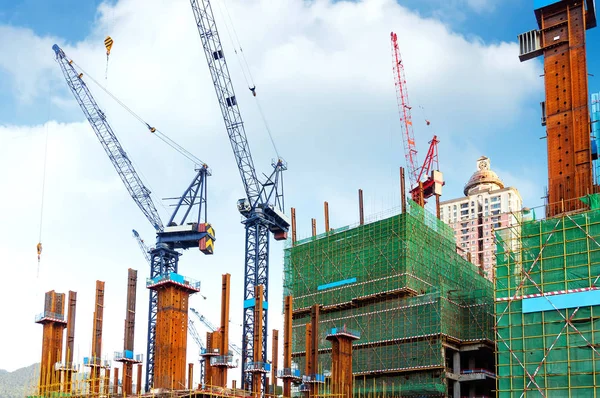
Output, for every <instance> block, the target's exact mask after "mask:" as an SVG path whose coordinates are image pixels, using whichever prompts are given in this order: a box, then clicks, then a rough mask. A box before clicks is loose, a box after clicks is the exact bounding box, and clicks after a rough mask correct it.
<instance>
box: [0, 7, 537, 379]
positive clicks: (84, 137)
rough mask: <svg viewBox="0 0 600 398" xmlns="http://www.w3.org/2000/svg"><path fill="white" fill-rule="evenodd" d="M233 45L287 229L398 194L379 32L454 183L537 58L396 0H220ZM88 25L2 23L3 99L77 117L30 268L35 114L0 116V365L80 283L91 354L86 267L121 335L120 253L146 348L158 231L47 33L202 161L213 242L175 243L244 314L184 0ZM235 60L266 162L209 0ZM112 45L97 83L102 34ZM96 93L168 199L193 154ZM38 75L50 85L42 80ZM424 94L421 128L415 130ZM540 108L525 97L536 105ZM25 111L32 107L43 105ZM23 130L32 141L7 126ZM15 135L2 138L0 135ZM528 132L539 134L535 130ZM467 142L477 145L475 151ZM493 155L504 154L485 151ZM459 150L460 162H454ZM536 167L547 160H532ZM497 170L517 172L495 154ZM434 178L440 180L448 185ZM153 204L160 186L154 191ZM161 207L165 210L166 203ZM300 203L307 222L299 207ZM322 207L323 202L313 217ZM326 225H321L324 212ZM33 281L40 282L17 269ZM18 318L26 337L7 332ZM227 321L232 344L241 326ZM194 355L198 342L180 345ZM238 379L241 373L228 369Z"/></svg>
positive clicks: (503, 118) (303, 231)
mask: <svg viewBox="0 0 600 398" xmlns="http://www.w3.org/2000/svg"><path fill="white" fill-rule="evenodd" d="M228 7H229V8H228V10H229V12H230V14H231V16H232V19H233V20H234V21H235V27H236V30H237V34H238V35H239V37H240V38H241V41H242V44H243V51H244V54H245V56H246V57H247V60H248V63H249V65H250V67H251V69H252V72H253V75H254V78H255V82H256V84H257V93H258V97H257V98H258V99H260V100H261V106H262V109H263V110H264V112H265V114H266V116H267V118H268V120H269V123H270V127H271V130H272V132H273V134H274V139H275V141H276V143H277V145H278V149H279V150H280V152H281V155H282V156H283V157H284V158H286V160H287V161H288V163H289V171H288V172H286V175H285V181H286V205H287V207H289V206H295V207H296V208H298V214H299V225H300V230H299V236H301V235H304V236H306V235H308V234H309V233H310V218H311V217H315V216H319V215H322V202H323V201H324V200H329V202H330V206H331V208H332V216H331V217H332V225H331V226H332V227H339V226H341V225H340V224H347V223H353V222H356V221H357V219H358V215H357V207H356V203H357V199H356V190H357V189H358V188H363V189H364V190H365V200H366V203H365V205H366V206H365V210H366V213H367V215H368V214H370V213H375V212H379V211H381V210H384V209H386V208H389V207H391V206H397V204H398V203H399V199H398V197H399V194H398V182H397V181H398V166H400V165H403V164H404V155H403V149H402V140H401V136H400V134H401V132H400V128H399V123H398V116H397V105H396V99H395V93H394V85H393V76H392V63H391V55H390V51H391V49H390V43H389V33H390V31H392V30H394V31H396V32H397V33H398V35H399V41H400V46H401V51H402V56H403V58H404V62H405V65H406V72H407V79H408V91H409V94H410V97H411V102H412V105H413V110H414V111H413V112H414V115H413V118H414V120H415V134H416V137H417V141H418V145H419V148H420V149H421V151H422V153H421V160H422V158H423V153H424V150H425V148H426V146H427V141H428V140H429V139H430V137H431V135H433V131H435V133H436V134H438V136H439V137H440V139H441V143H440V162H441V164H442V167H443V168H444V171H445V175H446V178H447V181H448V185H451V184H452V185H454V186H455V185H456V184H460V187H459V188H458V189H455V191H456V190H457V191H459V192H460V191H461V190H462V184H464V180H465V179H466V178H468V176H469V175H470V174H471V173H472V166H471V165H472V162H474V159H476V158H477V157H478V156H480V155H481V154H482V153H483V152H486V153H487V154H488V155H489V156H490V157H492V158H493V154H490V152H493V150H494V146H495V142H496V141H494V140H499V139H510V138H511V137H515V136H520V135H523V133H524V132H523V131H520V130H519V128H518V126H519V125H520V123H521V122H522V120H523V117H524V116H525V115H526V114H527V111H528V110H529V109H531V107H532V106H533V107H537V105H536V104H533V105H531V100H532V96H535V91H536V90H541V81H540V80H539V79H538V77H537V76H538V75H539V70H538V65H537V64H535V63H525V64H520V63H519V61H518V58H517V53H518V49H517V45H516V44H515V43H500V44H494V45H488V44H487V43H485V42H483V41H481V40H477V39H474V40H470V39H469V40H468V39H465V37H463V36H461V35H458V34H456V33H454V32H452V31H451V30H449V28H448V27H447V26H445V25H444V24H443V23H441V22H439V21H437V20H435V19H431V18H422V17H420V16H418V15H417V14H415V13H413V12H411V11H409V10H407V9H405V8H403V7H402V6H400V5H398V4H397V3H396V2H395V1H393V0H368V1H363V2H335V3H333V2H331V1H329V0H317V1H313V2H304V1H301V0H284V1H275V2H273V1H268V0H262V1H257V2H244V1H240V0H230V1H228ZM100 9H101V11H102V12H101V13H100V14H99V15H100V17H99V20H98V21H97V25H96V26H94V29H93V33H92V34H91V35H90V37H88V38H87V39H86V40H84V41H81V42H78V43H65V42H64V40H61V39H60V38H55V39H54V38H48V37H38V36H36V35H35V34H33V33H32V32H31V31H30V30H27V29H21V28H15V27H7V26H0V51H2V52H3V53H15V54H18V56H17V58H18V59H17V62H14V60H10V59H7V58H8V57H3V58H2V59H1V60H0V68H2V69H4V70H5V71H7V72H8V73H9V74H10V76H11V77H12V83H13V87H14V97H15V101H19V102H20V103H22V104H25V105H26V104H27V103H28V102H31V101H32V99H35V98H38V99H39V98H42V99H43V98H47V97H48V96H51V97H52V103H53V111H52V112H51V115H53V117H58V116H57V115H61V116H62V115H64V114H65V113H68V115H69V116H71V115H72V116H71V117H72V118H73V119H71V120H77V121H79V122H75V123H69V124H58V123H55V122H51V123H49V124H48V126H49V127H48V128H49V137H50V139H49V149H48V165H47V172H48V174H47V182H46V202H45V206H44V218H43V220H44V227H43V238H42V240H43V242H44V254H43V258H42V262H41V267H40V277H39V278H37V277H36V276H35V272H34V270H35V269H36V259H35V249H34V247H35V244H36V243H37V240H38V228H39V210H40V200H41V175H42V169H43V156H44V142H45V141H44V139H45V127H44V126H3V127H2V128H1V129H0V151H1V153H0V170H2V171H1V172H0V177H1V179H0V181H1V186H2V188H3V192H8V193H9V194H5V195H2V196H0V208H2V209H4V210H3V211H2V221H3V225H4V226H5V228H2V229H1V230H0V251H1V252H2V253H3V257H2V258H3V265H5V268H6V269H8V270H9V275H8V279H6V280H10V281H19V283H13V282H11V283H10V284H9V285H8V286H7V287H6V288H5V289H0V300H1V301H2V302H5V303H6V302H10V301H11V300H13V301H14V300H15V298H17V297H18V300H19V303H20V304H19V305H18V306H17V305H15V306H3V317H4V318H5V319H11V320H12V321H11V322H12V323H13V325H14V326H13V327H11V328H5V329H2V330H1V331H0V342H4V343H1V344H2V345H1V346H0V351H2V352H3V353H7V354H6V355H2V356H0V368H8V369H14V368H17V367H19V366H23V365H27V364H29V363H31V362H33V361H35V360H37V359H38V357H39V349H40V340H41V338H40V336H41V332H40V330H39V328H36V326H34V325H33V324H32V316H33V314H34V313H35V312H36V310H37V311H38V312H39V311H40V310H41V308H42V297H43V291H45V290H49V289H56V290H58V291H64V292H66V291H67V290H68V289H73V290H77V291H78V293H79V300H80V306H79V307H78V312H77V319H78V321H77V332H76V340H77V343H76V344H77V345H78V347H79V351H78V352H79V354H80V356H84V355H88V354H89V353H88V352H87V351H88V349H89V341H90V337H91V330H90V329H91V312H92V305H93V294H94V292H93V290H94V282H95V280H96V279H101V280H105V281H106V282H107V306H106V311H105V329H104V345H103V347H104V352H106V353H110V352H112V351H117V350H119V349H120V348H121V345H120V344H121V341H122V319H123V317H124V310H125V308H124V307H125V290H126V289H125V280H126V274H127V272H126V269H127V268H128V267H133V268H137V269H138V270H139V278H140V281H139V286H138V291H139V294H138V317H137V325H136V328H137V331H136V337H137V340H136V351H139V352H144V351H145V350H144V348H143V347H144V345H145V333H146V332H145V329H146V311H147V293H146V292H145V287H144V280H145V279H144V278H145V277H146V276H147V272H148V270H147V265H146V264H145V263H144V260H143V258H142V256H141V253H139V250H138V248H137V246H136V244H135V241H134V240H133V238H132V237H131V233H130V230H131V229H132V228H136V229H137V230H138V231H139V232H140V234H142V235H143V237H144V238H145V239H146V240H147V241H148V242H151V241H152V236H151V235H152V230H151V229H150V228H149V226H148V224H147V223H146V221H145V220H144V218H143V217H142V215H141V213H140V212H139V210H138V209H137V207H136V206H135V205H134V204H133V202H132V201H131V199H130V198H129V197H128V195H127V192H126V191H125V189H124V188H123V187H122V186H121V185H120V182H119V180H118V179H117V178H116V174H115V172H114V170H113V168H112V165H111V164H110V162H109V161H108V159H107V158H106V156H105V154H104V152H103V151H102V149H101V147H100V145H99V144H98V142H97V139H96V137H95V136H94V134H93V132H92V131H91V129H90V127H89V126H88V125H87V123H85V122H84V119H83V116H82V115H81V113H80V111H79V110H78V109H77V107H76V105H75V102H74V100H73V99H72V96H71V93H70V92H68V91H67V89H66V85H65V83H64V82H63V81H62V76H61V75H60V71H59V68H58V66H57V65H56V64H55V62H54V61H53V52H52V50H51V45H52V44H53V43H54V42H57V43H58V44H59V45H61V46H62V47H63V48H64V50H65V52H66V53H67V55H68V56H70V57H72V58H73V59H74V60H75V62H76V63H77V64H78V65H81V66H82V67H83V68H84V69H85V70H86V72H87V73H89V74H90V75H91V76H94V77H95V78H97V79H99V80H100V81H101V82H102V83H103V84H105V85H107V86H108V88H109V90H111V92H112V93H113V94H115V95H116V96H117V97H119V98H120V99H121V100H122V101H123V102H125V103H126V104H128V105H129V106H130V107H131V108H132V109H134V110H135V112H137V113H138V114H139V115H141V116H142V117H143V118H145V119H147V120H148V122H149V123H150V124H152V125H155V126H156V127H158V128H160V129H161V130H162V131H163V132H165V133H166V134H167V135H169V136H170V137H172V138H173V139H175V140H176V141H177V142H179V143H180V144H182V145H183V146H184V147H186V148H187V149H188V150H190V151H191V152H193V153H194V154H196V155H197V156H198V157H200V158H201V159H203V160H204V161H206V162H207V163H208V164H209V165H210V166H211V167H212V169H213V177H211V179H210V180H209V218H210V221H211V222H212V223H213V225H214V226H215V228H216V231H217V243H216V253H215V255H214V256H212V257H207V256H201V255H200V254H198V253H197V252H195V251H190V252H187V253H185V255H184V256H183V257H182V260H181V268H180V269H181V273H183V274H185V275H188V276H190V277H193V278H196V279H200V280H202V282H203V285H202V289H203V292H202V294H203V295H204V296H206V297H207V300H206V301H204V300H202V299H201V298H200V297H199V296H197V297H195V298H194V299H193V300H194V303H193V305H196V306H197V307H198V309H200V310H201V311H203V312H205V313H206V315H207V316H208V317H209V318H210V319H213V320H214V322H216V320H217V319H218V311H217V309H218V306H219V297H220V290H219V289H220V285H219V282H218V281H219V280H220V279H219V278H220V275H221V273H223V272H230V273H232V287H233V291H232V301H231V303H232V307H231V319H232V322H233V323H235V324H239V323H241V315H242V304H241V303H242V295H241V291H242V278H243V265H242V264H243V255H244V253H243V238H244V236H243V227H242V226H241V225H240V224H239V221H240V217H239V215H238V214H237V212H236V210H235V200H236V199H238V198H240V197H242V195H243V189H242V185H241V184H240V181H239V175H238V171H237V168H236V166H235V162H234V160H233V158H232V154H231V149H230V145H229V142H228V139H227V136H226V134H225V132H224V128H223V121H222V119H221V116H220V112H219V109H218V106H217V102H216V99H215V94H214V89H213V87H212V84H211V79H210V77H209V72H208V69H207V67H206V60H205V59H204V54H203V51H202V47H201V43H200V39H199V37H198V33H197V31H196V28H195V24H194V20H193V15H192V11H191V9H190V7H189V4H188V3H187V2H171V1H142V0H121V1H119V2H118V3H117V4H116V5H115V6H114V7H112V6H108V5H106V4H104V5H102V6H101V7H100ZM215 14H216V18H217V21H218V23H219V27H220V28H221V35H222V40H223V42H224V46H225V50H226V54H227V57H228V62H229V67H230V70H231V71H232V74H233V79H234V84H235V87H236V89H237V96H238V101H239V103H240V106H241V109H242V113H243V115H244V119H245V122H246V127H247V133H248V137H249V141H250V146H251V149H252V154H253V156H254V161H255V164H256V167H257V169H258V171H259V172H262V171H264V172H267V171H268V170H269V164H270V161H271V158H272V157H274V156H275V155H274V153H273V152H274V151H273V149H272V147H271V144H270V142H269V139H268V136H267V134H266V132H265V128H264V126H263V125H262V122H261V117H260V114H259V113H258V111H257V108H256V106H255V105H254V104H252V96H251V95H250V93H249V91H247V89H246V87H245V84H244V78H243V76H242V74H241V72H240V68H239V65H238V61H237V60H236V57H235V55H234V54H233V51H232V46H231V43H230V42H229V38H228V36H227V33H226V31H225V29H224V25H223V18H222V15H221V13H220V12H219V10H218V8H217V7H216V5H215ZM106 35H111V36H112V37H113V39H114V47H113V49H112V52H111V56H110V60H109V64H108V79H107V80H104V79H103V76H104V72H105V68H106V56H105V52H104V46H103V39H104V37H105V36H106ZM84 79H86V81H88V83H89V86H90V88H91V90H92V91H93V93H94V95H95V96H96V97H97V99H98V102H99V104H100V105H101V106H102V108H103V109H104V110H105V111H106V114H107V115H108V118H109V120H110V122H111V124H112V126H113V128H114V130H115V132H116V133H117V135H118V137H119V139H120V141H121V142H122V144H123V147H124V148H125V150H126V151H127V153H128V154H129V156H130V158H132V159H133V160H134V161H135V162H136V163H135V165H136V168H137V169H138V170H139V171H140V172H142V173H143V175H144V178H145V180H146V181H147V182H148V183H149V184H150V187H151V188H152V190H153V192H154V194H155V198H158V199H160V198H163V197H169V196H174V195H176V194H178V193H179V192H182V191H183V189H184V188H185V187H186V186H187V184H188V183H189V180H190V179H191V177H192V175H193V170H191V166H190V165H189V164H188V163H187V162H186V161H185V160H182V159H181V158H180V157H179V156H178V155H177V154H176V153H175V152H174V151H172V150H171V149H170V148H168V147H166V146H165V145H163V144H162V143H161V142H160V141H159V140H157V139H156V137H152V136H151V134H150V133H148V132H147V130H146V129H145V127H144V126H143V125H141V124H139V123H138V122H137V121H136V120H134V119H133V118H132V117H131V116H130V115H128V114H127V113H126V112H125V111H123V110H122V109H121V108H120V107H118V106H117V105H115V104H114V103H113V102H111V101H110V100H109V99H108V98H107V96H106V95H104V94H103V93H102V92H101V91H100V90H99V89H98V88H97V87H96V86H95V85H94V84H93V83H91V82H90V80H89V77H88V76H86V77H84ZM47 87H49V88H50V89H47ZM419 106H423V107H424V108H425V109H426V113H427V117H428V118H429V119H430V120H431V121H432V127H431V129H432V130H429V131H428V130H425V128H424V123H423V122H422V120H423V118H424V117H423V114H422V112H420V111H419ZM536 109H537V108H536ZM32 111H36V112H39V110H37V109H32ZM15 136H18V137H28V138H16V139H15V138H14V137H15ZM5 137H10V139H5ZM535 140H537V138H536V139H535ZM475 148H476V149H475ZM496 155H497V156H500V154H496ZM465 162H466V163H465ZM539 167H543V165H540V166H539ZM506 171H507V173H515V171H514V170H513V169H510V168H506ZM446 192H452V190H451V189H448V187H447V189H446ZM157 201H158V200H157ZM160 211H161V212H162V214H163V215H166V214H167V211H166V210H164V209H163V208H162V207H161V208H160ZM300 217H302V218H303V220H300ZM319 219H322V216H321V217H320V218H319ZM319 225H320V227H321V228H322V223H320V224H319ZM281 250H282V245H281V244H279V243H277V244H273V245H272V249H271V281H272V282H271V286H270V297H271V300H270V301H271V305H270V308H271V311H270V327H278V328H281V316H280V313H281V294H282V289H281V283H280V281H281V279H282V257H283V256H282V253H281ZM32 281H35V289H34V290H35V294H33V293H32V292H27V291H26V290H24V288H23V284H25V283H27V282H32ZM15 331H19V333H20V334H22V335H23V336H25V337H27V341H31V342H32V343H31V345H29V346H27V347H22V346H16V345H14V344H7V342H11V341H14V337H15V336H14V334H15ZM236 333H237V336H232V339H233V340H232V341H235V339H237V340H239V330H238V331H237V332H236ZM188 354H189V356H190V358H189V359H190V360H194V357H195V350H194V349H191V348H190V350H188ZM231 373H233V374H234V376H235V377H238V375H239V372H238V370H235V371H232V372H231Z"/></svg>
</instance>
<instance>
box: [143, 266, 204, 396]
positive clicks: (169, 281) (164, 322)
mask: <svg viewBox="0 0 600 398" xmlns="http://www.w3.org/2000/svg"><path fill="white" fill-rule="evenodd" d="M147 287H148V288H149V289H152V290H156V291H157V292H158V306H157V314H156V354H155V357H154V386H153V387H154V388H162V389H173V390H182V389H185V388H186V350H187V330H188V303H189V296H190V294H193V293H196V292H199V291H200V284H199V283H198V282H192V281H191V280H188V279H187V278H184V277H183V276H181V275H179V274H175V273H170V274H168V275H161V276H159V277H158V278H155V279H153V280H149V281H148V286H147Z"/></svg>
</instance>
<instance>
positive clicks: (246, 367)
mask: <svg viewBox="0 0 600 398" xmlns="http://www.w3.org/2000/svg"><path fill="white" fill-rule="evenodd" d="M190 4H191V6H192V11H193V13H194V18H195V22H196V27H197V28H198V33H199V35H200V40H201V41H202V47H203V49H204V54H205V56H206V60H207V63H208V68H209V71H210V74H211V77H212V81H213V85H214V87H215V92H216V94H217V99H218V101H219V106H220V108H221V114H222V116H223V121H224V122H225V128H226V130H227V134H228V136H229V140H230V142H231V148H232V150H233V154H234V157H235V160H236V163H237V166H238V169H239V172H240V176H241V178H242V183H243V185H244V190H245V193H246V198H244V199H240V200H239V201H238V211H239V212H240V213H241V214H242V215H243V216H244V217H245V219H244V220H243V221H242V223H243V224H244V227H245V232H246V239H245V262H244V263H245V265H244V310H243V326H242V327H243V330H242V388H243V389H246V390H248V389H250V386H251V385H252V383H253V378H254V377H260V378H261V384H262V386H263V389H266V379H265V377H264V375H265V373H266V368H267V365H266V363H267V341H268V327H267V319H268V317H267V314H268V298H269V295H268V292H269V277H268V275H269V236H270V233H273V234H274V237H275V240H283V239H286V238H287V231H288V229H289V225H290V222H289V219H288V218H287V216H286V215H285V214H284V212H283V209H284V202H283V177H282V172H283V171H284V170H286V169H287V164H286V163H285V162H284V161H283V160H282V159H280V158H279V159H277V160H275V161H273V162H272V163H271V166H272V167H273V171H272V173H271V175H270V176H268V177H266V181H264V182H263V183H261V182H259V181H258V179H257V177H256V171H255V169H254V163H253V162H252V156H251V154H250V148H249V146H248V141H247V137H246V132H245V129H244V123H243V120H242V116H241V113H240V110H239V106H238V101H237V99H236V96H235V91H234V88H233V83H232V81H231V76H230V74H229V68H228V66H227V62H226V61H225V54H224V51H223V46H222V43H221V39H220V37H219V32H218V30H217V26H216V22H215V18H214V14H213V11H212V7H211V3H210V0H190ZM259 285H263V286H264V288H263V294H262V296H263V297H262V301H263V309H262V319H254V318H255V315H254V313H255V312H254V306H255V302H256V300H255V286H259ZM257 324H259V325H261V328H262V344H260V346H259V347H255V346H254V338H253V336H254V332H255V330H254V329H255V325H257ZM255 384H256V383H255Z"/></svg>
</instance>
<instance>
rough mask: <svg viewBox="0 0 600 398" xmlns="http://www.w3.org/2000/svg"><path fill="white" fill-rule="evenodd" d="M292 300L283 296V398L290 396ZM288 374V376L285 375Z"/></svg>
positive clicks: (290, 297)
mask: <svg viewBox="0 0 600 398" xmlns="http://www.w3.org/2000/svg"><path fill="white" fill-rule="evenodd" d="M293 307H294V300H293V298H292V296H285V299H284V308H283V375H284V376H288V377H285V378H284V379H283V397H284V398H290V397H291V396H292V378H291V377H292V376H293V375H292V311H293V309H294V308H293ZM287 373H289V375H287Z"/></svg>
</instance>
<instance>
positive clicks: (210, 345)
mask: <svg viewBox="0 0 600 398" xmlns="http://www.w3.org/2000/svg"><path fill="white" fill-rule="evenodd" d="M214 334H215V333H214V332H206V351H205V353H204V354H202V357H203V358H204V384H205V385H207V386H212V385H213V384H212V383H213V379H214V375H213V367H212V365H211V363H210V358H212V357H213V356H214V355H215V354H214V348H216V347H218V345H216V344H214V342H213V336H214Z"/></svg>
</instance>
